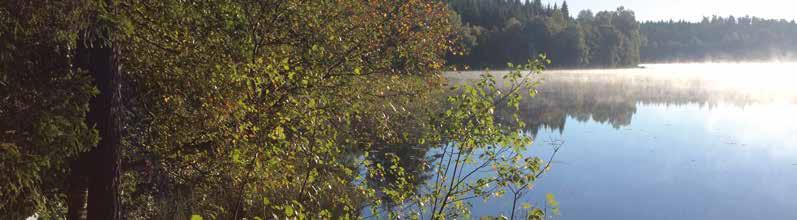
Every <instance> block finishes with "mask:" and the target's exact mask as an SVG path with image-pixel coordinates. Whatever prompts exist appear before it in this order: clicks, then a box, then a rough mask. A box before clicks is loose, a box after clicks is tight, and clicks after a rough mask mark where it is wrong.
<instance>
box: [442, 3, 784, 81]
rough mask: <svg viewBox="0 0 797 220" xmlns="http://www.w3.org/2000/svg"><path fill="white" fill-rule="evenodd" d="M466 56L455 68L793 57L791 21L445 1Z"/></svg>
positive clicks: (454, 59) (454, 58)
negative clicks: (656, 16)
mask: <svg viewBox="0 0 797 220" xmlns="http://www.w3.org/2000/svg"><path fill="white" fill-rule="evenodd" d="M447 2H448V3H449V6H450V7H451V8H452V9H453V10H454V11H455V12H457V15H455V16H454V19H455V20H458V21H460V24H459V28H458V29H457V30H458V32H459V35H460V36H462V37H461V39H460V44H461V45H462V46H463V47H464V48H465V49H466V51H467V53H465V54H455V55H450V56H449V57H448V59H447V60H448V62H449V63H450V64H454V65H457V66H462V65H467V66H471V67H474V68H488V67H489V68H504V67H506V63H507V62H511V63H525V62H526V61H527V59H529V58H533V57H536V56H537V55H538V54H541V53H545V54H547V55H548V57H549V58H550V59H551V60H552V61H553V63H552V66H554V67H628V66H636V65H638V64H639V63H640V62H702V61H711V60H722V61H728V60H730V61H735V60H769V59H792V58H793V57H797V55H796V54H797V53H794V52H796V51H797V24H795V22H794V21H786V20H767V19H761V18H756V17H741V18H734V17H728V18H723V17H716V16H715V17H711V18H708V17H707V18H704V19H703V21H702V22H699V23H690V22H684V21H680V22H674V21H665V22H645V23H641V24H640V22H638V21H637V20H636V18H635V14H634V12H633V11H631V10H627V9H625V8H622V7H620V8H618V9H617V10H615V11H601V12H597V13H593V12H592V11H589V10H586V11H581V12H579V13H578V14H577V15H574V14H571V12H570V10H569V7H568V5H567V2H563V3H562V5H561V6H560V5H557V4H554V5H543V3H542V2H541V0H529V1H525V0H447Z"/></svg>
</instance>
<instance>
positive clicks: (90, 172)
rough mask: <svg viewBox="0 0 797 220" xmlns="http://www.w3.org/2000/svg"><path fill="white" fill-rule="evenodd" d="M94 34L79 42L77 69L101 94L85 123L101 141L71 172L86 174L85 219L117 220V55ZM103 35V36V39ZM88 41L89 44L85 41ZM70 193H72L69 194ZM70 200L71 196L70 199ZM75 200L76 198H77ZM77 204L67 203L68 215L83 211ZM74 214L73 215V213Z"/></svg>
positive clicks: (95, 98) (118, 137)
mask: <svg viewBox="0 0 797 220" xmlns="http://www.w3.org/2000/svg"><path fill="white" fill-rule="evenodd" d="M95 30H96V29H95ZM94 33H97V32H95V31H86V32H85V33H84V34H83V35H82V36H83V37H81V38H83V39H81V40H79V41H78V48H77V54H76V56H75V58H76V61H77V62H76V64H77V67H78V68H80V69H83V70H87V71H88V72H89V74H91V76H92V77H93V78H94V85H95V86H96V87H97V89H99V91H100V94H98V95H97V96H95V97H94V98H92V100H91V101H90V103H89V112H88V115H87V123H88V124H89V126H94V128H96V129H97V130H98V131H99V136H100V141H99V143H98V144H97V146H96V147H94V148H92V149H91V150H90V151H89V152H88V153H85V154H83V155H81V156H80V157H79V158H78V159H77V161H76V162H77V163H78V164H81V163H82V164H84V165H85V166H77V168H78V170H73V171H72V173H73V174H72V175H73V176H76V178H77V177H78V176H79V175H80V174H82V173H85V176H86V177H88V207H87V208H86V209H87V210H86V212H87V215H86V217H87V219H89V220H94V219H102V220H106V219H107V220H114V219H119V218H120V212H119V203H120V200H119V187H118V185H119V172H120V166H119V164H120V163H119V154H120V152H119V149H120V143H121V142H120V135H119V134H120V126H119V121H118V117H117V114H118V111H117V108H118V107H119V106H120V105H119V104H120V100H121V97H120V89H119V71H120V70H119V66H118V62H117V60H116V55H115V54H116V51H115V50H114V48H113V47H112V46H111V44H110V43H109V42H108V40H107V39H108V37H107V36H108V33H101V34H99V35H101V36H96V35H95V36H91V34H94ZM102 35H104V36H102ZM86 39H88V40H86ZM70 191H71V190H70ZM70 196H73V195H70ZM74 196H79V195H78V194H76V195H74ZM73 199H74V201H76V202H75V204H74V205H73V204H72V203H70V204H69V205H70V207H69V210H70V211H69V212H70V213H79V210H82V209H83V207H82V206H79V207H73V206H77V205H79V204H78V202H77V201H78V198H77V197H74V198H70V202H71V201H73ZM73 210H74V211H73Z"/></svg>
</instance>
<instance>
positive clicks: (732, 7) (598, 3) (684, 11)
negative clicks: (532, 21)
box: [543, 0, 797, 21]
mask: <svg viewBox="0 0 797 220" xmlns="http://www.w3.org/2000/svg"><path fill="white" fill-rule="evenodd" d="M543 2H547V3H551V4H553V3H558V4H559V5H561V4H562V0H543ZM567 4H568V6H569V7H570V11H571V14H573V15H572V16H574V17H575V16H576V15H578V11H581V10H582V9H591V10H592V11H593V12H595V11H602V10H614V9H616V8H617V7H618V6H625V8H627V9H631V10H633V11H634V12H635V13H636V16H637V20H640V21H649V20H669V19H673V20H681V19H683V20H688V21H700V20H701V19H702V18H703V16H708V17H710V16H711V15H715V14H716V15H721V16H723V17H727V16H728V15H733V16H736V17H740V16H744V15H750V16H756V17H762V18H774V19H787V20H792V19H797V0H567Z"/></svg>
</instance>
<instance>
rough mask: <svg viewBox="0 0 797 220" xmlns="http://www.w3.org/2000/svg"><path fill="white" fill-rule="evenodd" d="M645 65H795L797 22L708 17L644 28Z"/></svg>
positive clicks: (647, 25)
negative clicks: (694, 20)
mask: <svg viewBox="0 0 797 220" xmlns="http://www.w3.org/2000/svg"><path fill="white" fill-rule="evenodd" d="M641 27H642V29H641V32H642V34H643V35H644V36H645V38H646V40H645V44H643V46H642V48H640V52H641V57H642V60H643V61H644V62H679V61H680V62H704V61H720V62H722V61H772V60H782V61H793V60H794V59H795V58H797V23H795V21H793V20H792V21H786V20H775V19H764V18H759V17H750V16H744V17H739V18H736V17H734V16H728V17H718V16H712V17H710V18H709V17H705V18H703V20H702V21H701V22H685V21H677V22H676V21H659V22H645V23H642V25H641Z"/></svg>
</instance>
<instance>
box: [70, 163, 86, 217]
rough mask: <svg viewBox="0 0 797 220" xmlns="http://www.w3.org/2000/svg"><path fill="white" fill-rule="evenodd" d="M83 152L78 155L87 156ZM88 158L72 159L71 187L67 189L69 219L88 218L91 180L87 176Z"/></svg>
mask: <svg viewBox="0 0 797 220" xmlns="http://www.w3.org/2000/svg"><path fill="white" fill-rule="evenodd" d="M85 154H87V153H82V154H81V155H79V156H78V157H85V156H84V155H85ZM85 161H86V160H76V161H72V162H71V164H70V170H71V173H70V174H69V179H68V181H69V188H68V191H67V206H68V208H69V210H68V212H67V220H82V219H86V201H87V199H88V198H87V196H88V194H87V193H88V190H89V189H88V187H89V182H88V181H89V180H88V177H87V176H86V173H85V171H86V168H85V167H86V165H85V163H84V162H85Z"/></svg>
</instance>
